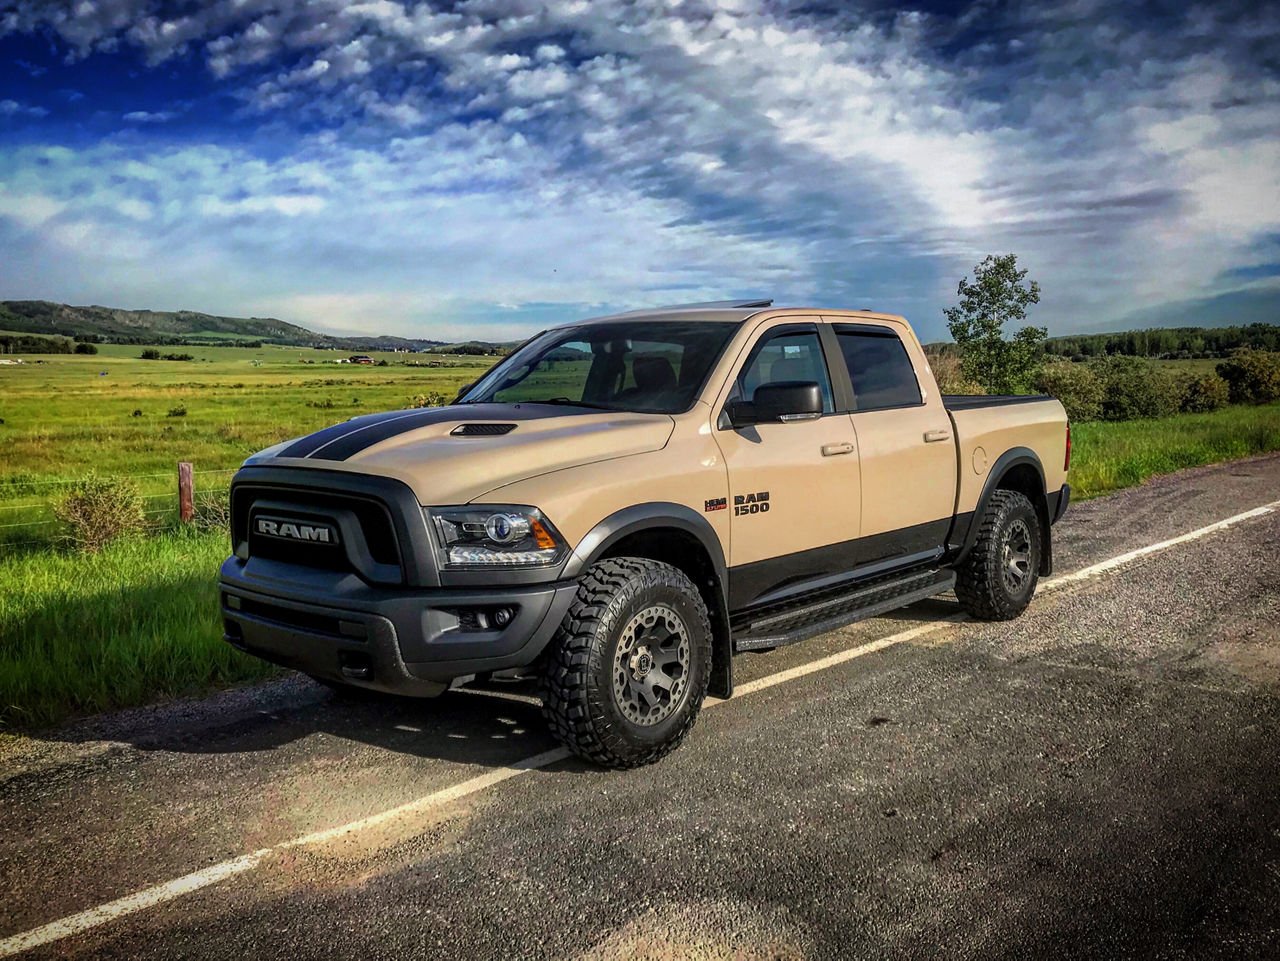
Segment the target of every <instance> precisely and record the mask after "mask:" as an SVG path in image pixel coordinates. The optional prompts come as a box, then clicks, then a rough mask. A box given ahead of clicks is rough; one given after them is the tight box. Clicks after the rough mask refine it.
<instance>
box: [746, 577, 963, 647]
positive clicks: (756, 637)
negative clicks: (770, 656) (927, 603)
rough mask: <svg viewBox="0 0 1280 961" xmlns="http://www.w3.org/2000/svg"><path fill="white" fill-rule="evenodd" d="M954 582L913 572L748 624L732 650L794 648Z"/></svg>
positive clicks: (944, 588)
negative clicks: (820, 635)
mask: <svg viewBox="0 0 1280 961" xmlns="http://www.w3.org/2000/svg"><path fill="white" fill-rule="evenodd" d="M955 582H956V575H955V571H951V570H938V569H933V570H926V571H916V572H914V573H912V574H909V575H907V576H905V577H899V578H896V579H894V580H891V581H884V580H880V581H877V582H876V583H874V584H869V585H867V586H865V587H862V588H860V589H855V590H852V591H849V592H848V593H845V594H840V595H838V596H836V597H828V598H826V599H824V600H821V601H818V602H816V603H813V604H809V605H806V606H804V607H798V608H792V609H790V610H784V611H779V612H777V613H774V614H769V615H768V616H765V617H762V618H759V619H756V620H749V621H747V622H746V623H743V624H742V625H741V627H740V628H739V629H736V630H735V631H734V634H733V649H734V651H735V652H737V651H755V650H760V649H761V648H769V647H782V646H783V645H784V644H794V643H795V642H796V641H803V640H807V639H808V638H810V637H815V636H817V635H818V634H825V633H826V632H827V631H834V630H835V629H836V628H838V627H844V626H846V625H848V624H853V623H855V622H856V621H861V620H865V619H866V618H868V617H878V616H879V615H881V614H885V613H887V612H889V611H892V610H896V609H897V608H899V607H906V606H907V605H908V604H914V603H915V602H916V601H922V600H924V599H925V598H928V597H934V596H936V595H938V594H941V593H943V592H944V591H948V590H950V589H951V588H952V587H953V586H954V585H955ZM749 616H750V615H747V617H748V618H749ZM744 620H745V619H744Z"/></svg>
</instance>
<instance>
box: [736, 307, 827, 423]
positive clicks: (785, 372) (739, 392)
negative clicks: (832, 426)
mask: <svg viewBox="0 0 1280 961" xmlns="http://www.w3.org/2000/svg"><path fill="white" fill-rule="evenodd" d="M783 381H807V382H810V383H814V384H817V385H818V387H819V388H820V389H821V390H822V412H823V413H824V414H830V413H832V412H833V411H834V410H835V402H834V400H833V399H832V394H831V378H830V377H829V376H828V375H827V361H826V357H825V356H824V355H823V353H822V345H821V343H819V341H818V333H817V331H815V330H796V329H794V328H792V329H786V328H784V329H782V330H780V331H778V332H776V333H773V334H765V336H764V337H762V338H761V339H760V341H759V342H757V344H756V346H755V348H754V349H753V350H752V351H751V356H750V357H749V358H748V360H747V363H746V364H745V365H744V366H743V368H742V371H741V373H739V374H738V380H737V382H736V383H735V384H734V388H733V392H732V393H731V394H730V395H729V399H730V400H738V399H742V400H751V399H752V398H753V397H754V396H755V392H756V388H757V387H760V386H761V385H763V384H777V383H781V382H783Z"/></svg>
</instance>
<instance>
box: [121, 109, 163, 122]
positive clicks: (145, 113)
mask: <svg viewBox="0 0 1280 961" xmlns="http://www.w3.org/2000/svg"><path fill="white" fill-rule="evenodd" d="M174 116H175V114H174V113H173V112H172V111H169V110H160V111H156V112H154V113H153V112H151V111H149V110H131V111H129V112H128V113H126V114H125V115H124V119H125V121H126V122H128V123H164V122H165V121H166V120H172V119H173V118H174Z"/></svg>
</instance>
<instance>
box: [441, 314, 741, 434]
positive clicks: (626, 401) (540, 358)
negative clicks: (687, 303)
mask: <svg viewBox="0 0 1280 961" xmlns="http://www.w3.org/2000/svg"><path fill="white" fill-rule="evenodd" d="M737 329H738V324H737V323H736V322H735V323H725V322H716V321H690V322H683V321H657V322H654V321H650V322H648V323H645V322H643V321H640V322H637V323H634V324H627V323H618V322H616V321H615V322H613V323H607V324H584V325H583V326H581V327H569V328H563V329H560V330H550V331H547V332H546V333H545V334H540V335H538V336H537V337H535V338H534V339H533V340H531V341H529V343H527V344H525V345H524V346H523V347H521V348H520V349H519V350H517V351H516V352H515V353H514V354H512V355H511V356H510V357H508V358H507V359H506V360H504V361H503V362H502V363H500V364H498V365H497V366H496V367H494V368H493V370H491V371H489V373H487V374H486V375H485V376H484V377H483V378H481V379H480V380H479V381H478V382H477V383H476V385H475V386H474V387H472V388H471V390H469V391H467V393H466V395H465V396H464V397H463V398H462V400H461V403H464V404H481V403H490V404H518V403H523V404H566V405H575V406H581V407H599V408H603V409H606V410H628V411H644V412H652V413H660V414H676V413H680V412H681V411H686V410H688V409H689V408H690V407H692V406H693V401H694V398H696V397H697V395H698V391H700V390H701V389H702V385H703V383H704V382H705V381H706V379H707V375H708V374H709V373H710V372H711V368H712V366H713V365H714V364H715V362H716V360H717V359H718V358H719V357H720V353H721V352H722V351H723V350H724V347H725V344H727V343H728V342H729V338H730V337H732V336H733V332H734V331H735V330H737Z"/></svg>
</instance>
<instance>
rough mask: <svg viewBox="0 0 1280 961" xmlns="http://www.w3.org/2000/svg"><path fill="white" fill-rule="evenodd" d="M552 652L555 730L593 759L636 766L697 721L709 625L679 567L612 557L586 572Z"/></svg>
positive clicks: (548, 712)
mask: <svg viewBox="0 0 1280 961" xmlns="http://www.w3.org/2000/svg"><path fill="white" fill-rule="evenodd" d="M549 653H550V656H549V657H548V659H547V662H546V666H545V670H544V673H543V679H542V713H543V715H544V716H545V717H546V719H547V723H548V724H549V725H550V726H551V730H552V733H553V734H554V735H555V736H556V738H557V739H558V740H559V741H560V742H561V743H562V744H564V746H565V747H567V748H569V750H571V751H572V752H573V753H574V754H576V755H578V757H580V758H583V759H584V760H587V761H591V762H592V763H594V764H600V765H603V766H605V767H616V768H626V767H638V766H640V765H642V764H651V763H652V762H654V761H656V760H658V759H659V758H661V757H664V756H665V755H667V754H669V753H670V752H671V751H672V750H674V749H675V748H676V746H677V745H679V743H680V742H681V741H682V740H684V738H685V735H687V734H688V733H689V730H690V729H691V728H692V727H693V723H694V721H695V720H696V719H697V717H698V710H699V709H700V708H701V707H702V701H703V698H704V697H706V693H707V682H708V681H709V680H710V677H711V622H710V620H709V618H708V616H707V607H706V604H705V603H704V602H703V600H702V595H701V594H699V593H698V589H697V588H696V587H694V586H693V583H692V582H691V581H690V580H689V578H688V577H686V576H685V575H684V573H683V572H681V571H680V570H678V569H676V568H674V567H672V566H671V565H670V564H663V563H661V562H659V561H653V560H648V559H645V558H638V557H617V558H611V559H609V560H605V561H600V562H599V563H597V564H594V565H592V566H591V567H590V568H589V569H588V570H587V572H586V574H585V575H584V576H583V578H582V581H581V582H580V583H579V585H578V594H577V597H576V598H575V599H574V602H573V605H572V606H571V607H570V608H569V612H568V613H567V614H566V615H565V619H564V621H563V622H562V624H561V625H560V630H559V632H558V633H557V634H556V636H555V638H554V639H553V640H552V641H551V644H550V647H549Z"/></svg>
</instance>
